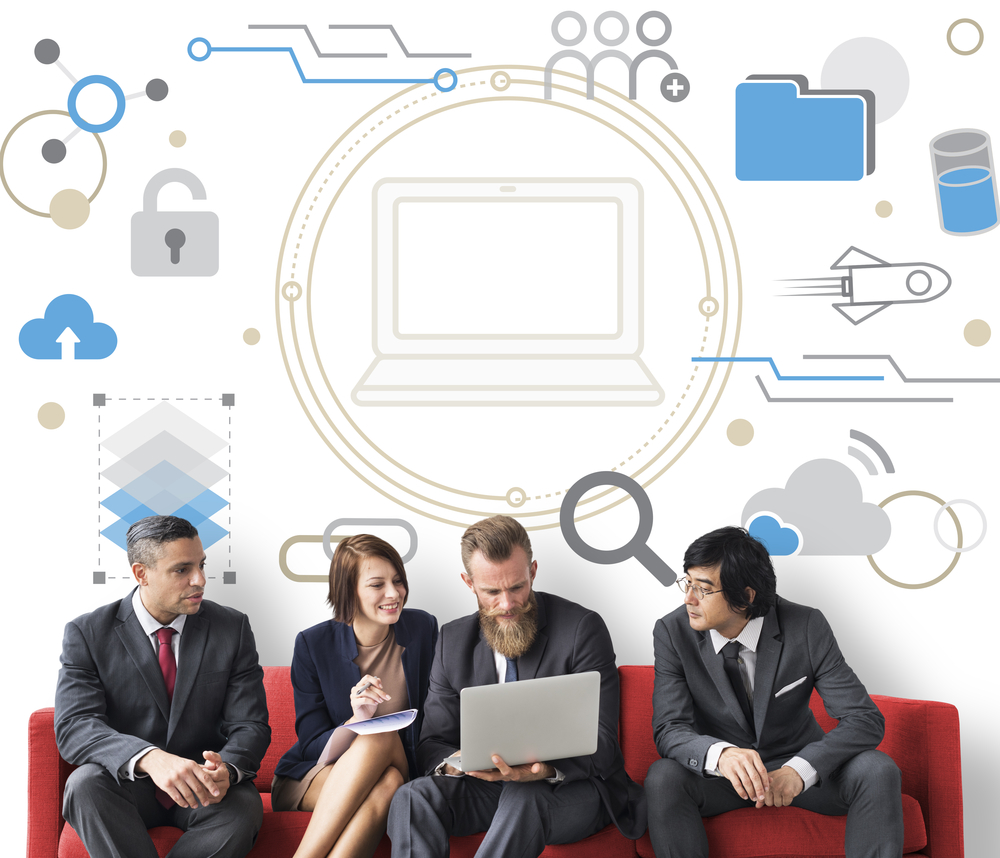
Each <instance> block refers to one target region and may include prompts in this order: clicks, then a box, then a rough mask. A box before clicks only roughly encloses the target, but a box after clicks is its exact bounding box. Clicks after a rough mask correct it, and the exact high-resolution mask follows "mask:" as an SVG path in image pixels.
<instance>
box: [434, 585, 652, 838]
mask: <svg viewBox="0 0 1000 858" xmlns="http://www.w3.org/2000/svg"><path fill="white" fill-rule="evenodd" d="M535 597H536V598H537V600H538V636H537V637H536V638H535V642H534V644H533V645H532V647H531V649H530V650H528V652H526V653H525V654H524V655H523V656H521V657H520V658H519V659H518V660H517V675H518V678H519V679H535V678H536V677H542V676H562V675H563V674H567V673H585V672H586V671H590V670H596V671H598V672H599V673H600V674H601V704H600V724H599V728H598V737H597V752H596V753H595V754H592V755H591V756H588V757H570V758H568V759H562V760H549V761H548V762H549V763H551V764H552V765H553V766H555V767H556V768H557V769H559V771H561V772H562V773H563V774H564V775H565V776H566V780H567V781H574V780H580V779H582V778H590V779H591V780H593V782H594V784H595V785H596V787H597V790H598V792H599V793H600V795H601V798H602V800H603V802H604V805H605V807H606V808H607V809H608V812H609V814H610V815H611V818H612V819H613V820H614V822H615V825H617V826H618V829H619V830H620V831H621V832H622V834H624V835H625V836H626V837H629V838H631V839H633V840H635V839H638V838H639V837H641V836H642V834H643V832H644V831H645V830H646V798H645V793H644V792H643V790H642V787H640V786H639V785H638V784H636V783H634V782H633V781H632V779H631V778H629V776H628V774H626V772H625V763H624V760H623V759H622V752H621V748H620V747H619V745H618V702H619V701H618V669H617V667H616V666H615V651H614V647H613V645H612V643H611V635H610V634H609V633H608V628H607V626H606V625H605V624H604V620H602V619H601V617H600V615H599V614H597V613H595V612H594V611H590V610H588V609H587V608H584V607H583V606H582V605H577V604H576V603H574V602H569V601H567V600H566V599H561V598H559V597H558V596H552V595H550V594H548V593H537V592H536V593H535ZM496 682H497V671H496V662H495V661H494V659H493V650H491V649H490V647H489V644H487V643H486V640H485V638H484V637H483V635H482V631H481V630H480V627H479V614H478V613H477V614H472V615H471V616H468V617H463V618H461V619H459V620H454V621H453V622H450V623H447V624H446V625H445V626H443V627H442V628H441V632H440V634H439V635H438V642H437V650H436V652H435V654H434V663H433V665H432V666H431V677H430V689H429V690H428V692H427V699H426V701H425V703H424V724H423V728H422V729H421V731H420V743H419V744H418V745H417V764H418V766H419V767H420V770H422V771H423V772H425V773H426V774H430V773H431V772H432V771H434V769H435V767H436V766H437V765H438V763H440V762H441V761H442V760H443V759H444V758H445V757H447V756H450V755H451V754H453V753H454V752H455V751H457V750H458V746H459V741H460V731H461V717H460V711H461V699H460V696H459V695H460V693H461V691H462V689H463V688H468V687H471V686H477V685H492V684H496Z"/></svg>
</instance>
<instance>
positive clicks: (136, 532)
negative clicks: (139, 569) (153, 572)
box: [125, 515, 198, 566]
mask: <svg viewBox="0 0 1000 858" xmlns="http://www.w3.org/2000/svg"><path fill="white" fill-rule="evenodd" d="M197 535H198V529H197V528H196V527H195V526H194V525H193V524H191V522H189V521H187V520H186V519H183V518H178V517H177V516H175V515H150V516H147V517H146V518H142V519H139V521H137V522H136V523H135V524H133V525H132V526H131V527H130V528H129V529H128V533H127V534H126V536H125V542H126V544H127V545H128V562H129V563H131V564H135V563H141V564H142V565H143V566H152V565H154V564H155V563H156V561H157V560H159V559H160V555H161V554H162V550H161V546H162V545H164V544H165V543H167V542H176V541H177V540H178V539H194V538H195V537H196V536H197Z"/></svg>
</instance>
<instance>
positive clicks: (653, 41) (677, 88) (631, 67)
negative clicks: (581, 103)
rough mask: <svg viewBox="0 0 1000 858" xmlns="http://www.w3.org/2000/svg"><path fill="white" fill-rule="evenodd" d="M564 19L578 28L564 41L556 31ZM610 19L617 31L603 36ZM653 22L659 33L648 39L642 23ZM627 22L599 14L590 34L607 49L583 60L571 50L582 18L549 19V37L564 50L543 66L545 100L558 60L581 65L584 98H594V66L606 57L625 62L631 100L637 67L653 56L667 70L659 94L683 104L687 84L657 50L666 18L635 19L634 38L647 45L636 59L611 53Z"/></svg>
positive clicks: (579, 37) (580, 36)
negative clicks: (566, 60) (616, 24)
mask: <svg viewBox="0 0 1000 858" xmlns="http://www.w3.org/2000/svg"><path fill="white" fill-rule="evenodd" d="M567 18H571V19H573V20H574V21H576V23H577V24H578V25H579V27H580V30H579V32H578V33H577V34H576V35H575V36H573V37H572V38H567V37H565V36H563V35H562V34H561V33H560V32H559V25H560V24H562V22H563V21H565V20H566V19H567ZM609 18H613V19H614V20H615V21H617V22H618V23H619V24H620V25H621V32H620V33H619V34H618V35H617V36H615V37H613V38H612V37H610V36H606V35H605V34H604V32H603V29H602V28H603V27H604V24H605V22H606V21H607V20H608V19H609ZM650 19H654V20H657V21H659V22H660V23H662V24H663V33H662V34H660V35H659V36H650V35H648V34H647V33H646V23H647V22H648V21H649V20H650ZM629 30H630V28H629V22H628V19H627V18H626V17H625V16H624V15H623V14H622V13H621V12H602V13H601V14H600V15H598V16H597V19H596V20H595V21H594V35H595V36H596V37H597V40H598V41H599V42H600V43H601V44H602V45H604V46H605V47H606V48H607V50H603V51H601V52H600V53H598V54H595V55H594V56H593V57H589V58H588V57H587V55H586V54H584V53H582V52H581V51H577V50H573V48H574V47H575V46H576V45H578V44H580V42H582V41H583V40H584V38H586V36H587V22H586V21H585V20H584V18H583V16H582V15H581V14H580V13H579V12H560V13H559V14H558V15H556V16H555V18H553V19H552V37H553V38H554V39H555V40H556V41H557V42H559V44H560V45H563V46H564V47H565V48H566V50H562V51H556V53H554V54H553V55H552V56H551V57H549V61H548V62H547V63H546V64H545V98H546V99H551V98H552V69H553V68H555V65H556V63H558V62H559V61H560V60H562V59H566V58H568V57H571V58H573V59H575V60H579V61H580V62H581V63H583V68H584V71H585V72H586V76H587V98H590V99H592V98H593V97H594V74H595V72H596V70H597V66H598V65H599V64H600V63H601V61H602V60H605V59H608V58H612V57H613V58H615V59H619V60H621V61H622V62H623V63H625V66H626V67H627V68H628V97H629V98H630V99H632V100H634V99H635V97H636V82H637V79H638V73H639V66H640V65H642V63H643V62H644V61H645V60H648V59H652V58H653V57H656V58H658V59H661V60H663V61H664V62H666V64H667V65H668V66H669V67H670V71H669V72H668V73H667V75H666V76H665V77H664V78H663V80H661V81H660V93H661V94H662V95H663V97H664V98H665V99H666V100H667V101H671V102H677V101H683V100H684V99H685V98H687V96H688V93H689V92H690V91H691V85H690V83H689V81H688V79H687V78H686V77H685V76H684V75H683V74H681V73H680V72H679V71H677V63H676V62H674V58H673V57H672V56H670V54H668V53H666V51H661V50H660V49H659V46H660V45H662V44H663V43H664V42H666V41H667V39H669V38H670V33H671V26H670V19H669V18H668V17H667V16H666V15H664V14H663V13H662V12H658V11H655V10H653V11H650V12H646V13H645V14H643V15H641V16H640V17H639V20H638V21H637V22H636V25H635V32H636V35H637V36H638V37H639V40H640V41H641V42H642V43H643V44H644V45H646V46H647V50H645V51H643V52H642V53H640V54H638V55H637V56H636V57H634V58H633V57H629V55H628V54H626V53H625V52H623V51H619V50H615V48H617V46H618V45H620V44H621V43H622V42H624V41H625V40H626V39H627V38H628V35H629Z"/></svg>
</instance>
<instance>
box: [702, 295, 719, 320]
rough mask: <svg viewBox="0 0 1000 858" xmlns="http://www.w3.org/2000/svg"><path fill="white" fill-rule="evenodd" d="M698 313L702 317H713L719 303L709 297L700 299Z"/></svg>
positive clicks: (717, 310)
mask: <svg viewBox="0 0 1000 858" xmlns="http://www.w3.org/2000/svg"><path fill="white" fill-rule="evenodd" d="M698 312H699V313H701V314H702V315H703V316H714V315H715V314H716V313H718V312H719V302H718V300H717V299H715V298H713V297H711V296H709V297H707V298H702V299H701V300H700V301H699V302H698Z"/></svg>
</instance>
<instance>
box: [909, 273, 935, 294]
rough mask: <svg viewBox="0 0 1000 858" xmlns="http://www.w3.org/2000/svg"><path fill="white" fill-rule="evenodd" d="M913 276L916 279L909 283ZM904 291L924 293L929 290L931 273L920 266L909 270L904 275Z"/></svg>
mask: <svg viewBox="0 0 1000 858" xmlns="http://www.w3.org/2000/svg"><path fill="white" fill-rule="evenodd" d="M918 275H919V277H918ZM914 278H916V281H915V282H913V283H911V281H913V280H914ZM921 278H922V279H921ZM921 287H923V288H921ZM906 291H907V292H909V293H910V294H912V295H926V294H927V293H928V292H930V291H931V275H930V274H928V273H927V272H926V271H924V270H923V269H922V268H918V269H917V270H916V271H911V272H910V273H909V274H907V275H906Z"/></svg>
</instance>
